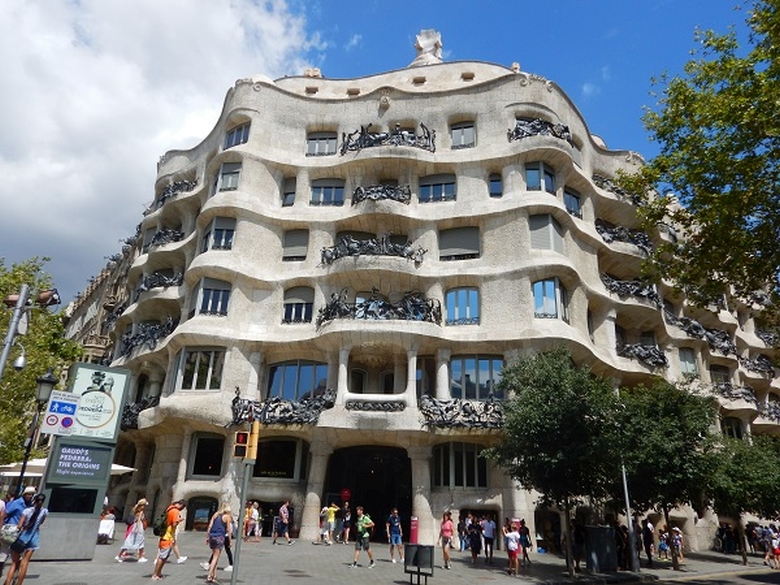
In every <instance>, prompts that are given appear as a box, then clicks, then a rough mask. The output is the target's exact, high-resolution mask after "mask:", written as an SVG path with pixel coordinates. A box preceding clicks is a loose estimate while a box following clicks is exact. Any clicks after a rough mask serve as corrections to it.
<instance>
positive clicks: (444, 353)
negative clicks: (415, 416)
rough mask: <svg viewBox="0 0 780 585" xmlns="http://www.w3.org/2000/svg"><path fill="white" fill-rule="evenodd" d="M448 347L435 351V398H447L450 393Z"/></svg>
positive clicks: (449, 396)
mask: <svg viewBox="0 0 780 585" xmlns="http://www.w3.org/2000/svg"><path fill="white" fill-rule="evenodd" d="M451 356H452V352H451V351H450V350H449V349H440V350H439V351H437V352H436V398H437V400H449V399H450V398H452V396H451V395H450V368H449V365H450V357H451Z"/></svg>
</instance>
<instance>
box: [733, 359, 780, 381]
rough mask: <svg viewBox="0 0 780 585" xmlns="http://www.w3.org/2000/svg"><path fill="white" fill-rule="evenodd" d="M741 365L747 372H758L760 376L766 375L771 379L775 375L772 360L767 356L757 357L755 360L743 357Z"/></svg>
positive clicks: (740, 361)
mask: <svg viewBox="0 0 780 585" xmlns="http://www.w3.org/2000/svg"><path fill="white" fill-rule="evenodd" d="M739 363H740V364H741V365H742V367H743V368H745V369H746V370H749V371H751V372H756V373H758V374H766V375H767V376H770V377H771V376H773V375H774V373H775V368H774V366H773V365H772V360H770V359H769V358H768V357H767V356H765V355H757V356H756V357H754V358H742V357H741V358H739Z"/></svg>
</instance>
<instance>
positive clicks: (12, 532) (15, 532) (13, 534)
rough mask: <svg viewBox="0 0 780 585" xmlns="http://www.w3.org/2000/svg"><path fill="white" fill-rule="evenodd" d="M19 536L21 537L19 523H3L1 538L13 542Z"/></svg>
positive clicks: (0, 529) (8, 542)
mask: <svg viewBox="0 0 780 585" xmlns="http://www.w3.org/2000/svg"><path fill="white" fill-rule="evenodd" d="M17 538H19V526H18V525H17V524H3V527H2V528H0V539H1V540H2V541H3V542H5V543H7V544H13V543H14V542H15V541H16V539H17Z"/></svg>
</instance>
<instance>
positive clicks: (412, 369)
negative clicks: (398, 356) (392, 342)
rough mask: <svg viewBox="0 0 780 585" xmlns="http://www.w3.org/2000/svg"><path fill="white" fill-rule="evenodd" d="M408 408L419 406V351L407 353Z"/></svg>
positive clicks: (408, 351) (406, 394) (406, 395)
mask: <svg viewBox="0 0 780 585" xmlns="http://www.w3.org/2000/svg"><path fill="white" fill-rule="evenodd" d="M404 394H405V399H406V406H410V407H411V406H417V349H410V350H407V352H406V388H405V389H404Z"/></svg>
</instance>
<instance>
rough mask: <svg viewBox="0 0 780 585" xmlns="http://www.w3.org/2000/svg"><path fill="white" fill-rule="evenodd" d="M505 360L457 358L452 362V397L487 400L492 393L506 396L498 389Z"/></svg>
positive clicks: (494, 358)
mask: <svg viewBox="0 0 780 585" xmlns="http://www.w3.org/2000/svg"><path fill="white" fill-rule="evenodd" d="M503 367H504V360H503V358H500V357H495V356H485V355H467V356H455V357H453V358H452V359H451V360H450V395H451V397H452V398H465V399H468V400H486V399H487V397H488V396H489V395H490V393H491V392H492V393H493V396H494V397H495V398H498V399H503V398H504V396H503V394H502V393H501V391H500V390H499V388H498V383H499V382H500V381H501V370H502V369H503Z"/></svg>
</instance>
